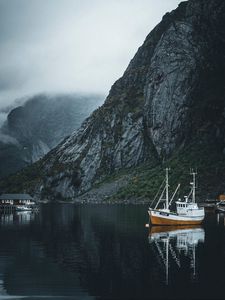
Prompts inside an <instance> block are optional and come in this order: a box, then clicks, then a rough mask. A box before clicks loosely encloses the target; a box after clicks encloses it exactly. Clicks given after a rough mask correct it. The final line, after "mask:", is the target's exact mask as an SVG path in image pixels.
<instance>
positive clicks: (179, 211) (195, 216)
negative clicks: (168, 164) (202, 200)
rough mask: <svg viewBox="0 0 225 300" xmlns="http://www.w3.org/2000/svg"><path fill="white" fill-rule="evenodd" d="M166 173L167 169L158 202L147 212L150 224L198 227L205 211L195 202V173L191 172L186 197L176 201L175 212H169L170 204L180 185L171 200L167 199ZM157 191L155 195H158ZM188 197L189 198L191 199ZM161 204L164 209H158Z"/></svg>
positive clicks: (167, 181) (167, 183)
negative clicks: (189, 185) (188, 190)
mask: <svg viewBox="0 0 225 300" xmlns="http://www.w3.org/2000/svg"><path fill="white" fill-rule="evenodd" d="M168 173H169V169H168V168H167V169H166V178H165V180H164V182H165V186H164V188H163V190H162V192H161V195H160V197H159V200H158V202H157V203H156V205H155V207H154V208H151V207H150V208H149V210H148V214H149V218H150V222H151V224H152V225H199V224H201V223H202V221H203V220H204V217H205V210H204V207H199V206H198V205H197V203H196V201H195V189H196V184H195V182H196V174H197V173H195V172H193V171H192V173H191V175H192V176H193V182H191V183H190V184H191V191H190V193H189V195H188V196H185V197H184V201H181V199H178V201H176V202H175V203H176V210H175V211H172V210H170V206H171V204H172V201H173V199H174V198H175V195H176V193H177V191H178V190H179V188H180V184H178V186H177V188H176V190H175V192H174V194H173V196H172V197H171V199H169V179H168V177H169V176H168ZM164 182H163V184H164ZM163 184H162V185H161V187H160V189H159V191H160V190H161V188H162V187H163ZM159 191H158V193H157V195H158V194H159ZM164 194H166V198H165V199H163V196H164ZM191 196H192V197H191ZM189 197H191V199H190V198H189ZM155 199H156V198H155ZM161 202H164V207H163V208H158V206H159V204H160V203H161ZM153 203H154V201H153Z"/></svg>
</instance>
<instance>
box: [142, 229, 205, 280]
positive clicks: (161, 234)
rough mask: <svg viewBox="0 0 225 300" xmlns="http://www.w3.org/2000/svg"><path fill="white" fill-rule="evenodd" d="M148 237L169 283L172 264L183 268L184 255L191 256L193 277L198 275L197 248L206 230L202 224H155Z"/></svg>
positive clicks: (203, 238)
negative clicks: (182, 259)
mask: <svg viewBox="0 0 225 300" xmlns="http://www.w3.org/2000/svg"><path fill="white" fill-rule="evenodd" d="M148 239H149V243H150V244H153V245H154V248H155V249H156V250H157V256H158V257H159V258H160V260H161V262H162V263H163V265H164V267H165V273H166V284H167V285H168V284H169V268H170V264H171V265H172V262H175V263H176V265H177V267H178V268H181V267H182V265H181V259H180V258H181V256H182V255H185V256H186V257H189V259H190V267H191V269H192V275H193V278H195V277H196V249H197V246H198V244H199V243H204V241H205V231H204V229H203V228H202V227H201V226H153V227H151V228H150V232H149V237H148Z"/></svg>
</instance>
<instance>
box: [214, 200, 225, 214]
mask: <svg viewBox="0 0 225 300" xmlns="http://www.w3.org/2000/svg"><path fill="white" fill-rule="evenodd" d="M215 212H222V213H225V201H220V202H219V203H217V204H216V209H215Z"/></svg>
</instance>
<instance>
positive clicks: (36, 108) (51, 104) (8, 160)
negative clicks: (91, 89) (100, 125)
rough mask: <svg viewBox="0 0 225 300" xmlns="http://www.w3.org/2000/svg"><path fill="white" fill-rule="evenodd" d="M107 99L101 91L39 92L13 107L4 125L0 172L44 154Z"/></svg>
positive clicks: (32, 160)
mask: <svg viewBox="0 0 225 300" xmlns="http://www.w3.org/2000/svg"><path fill="white" fill-rule="evenodd" d="M102 101H103V98H102V96H97V95H86V96H80V95H74V94H72V95H54V96H53V95H52V96H51V95H44V94H43V95H36V96H34V97H32V98H31V99H28V100H27V101H26V102H25V103H24V105H22V106H18V107H16V108H14V109H12V110H11V111H10V112H9V114H8V117H7V121H6V122H5V123H4V124H3V126H2V128H1V129H0V165H1V171H0V175H1V176H5V175H8V174H10V173H13V172H15V171H17V170H18V169H20V168H22V167H24V166H26V165H28V164H31V163H33V162H35V161H37V160H38V159H40V158H41V157H43V156H44V155H45V154H46V153H47V152H48V151H49V150H50V149H52V148H53V147H55V146H56V145H57V144H58V143H59V142H61V141H62V140H63V139H64V138H65V137H66V136H68V135H70V134H71V133H72V132H73V131H74V130H76V129H77V128H78V127H79V126H80V125H81V123H82V122H83V120H84V119H85V118H86V117H87V116H88V115H89V114H90V113H91V112H92V111H93V110H94V109H96V108H97V107H98V106H99V105H100V104H101V103H102Z"/></svg>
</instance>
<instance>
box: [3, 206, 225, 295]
mask: <svg viewBox="0 0 225 300" xmlns="http://www.w3.org/2000/svg"><path fill="white" fill-rule="evenodd" d="M147 222H148V216H147V207H146V206H141V205H140V206H139V205H124V206H122V205H111V206H109V205H71V204H57V205H47V204H46V205H42V207H41V209H40V212H39V213H36V214H32V213H25V212H21V213H17V214H15V215H0V299H24V298H25V299H49V298H52V299H85V300H86V299H87V300H89V299H98V300H101V299H146V298H148V299H155V298H162V299H171V298H177V299H191V298H193V299H218V298H221V299H225V220H224V215H216V214H215V213H214V212H208V213H207V216H206V220H205V223H204V225H203V226H202V227H192V228H186V227H183V228H182V227H181V228H175V227H170V228H166V227H157V228H149V229H148V228H145V226H144V225H145V223H147Z"/></svg>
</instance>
